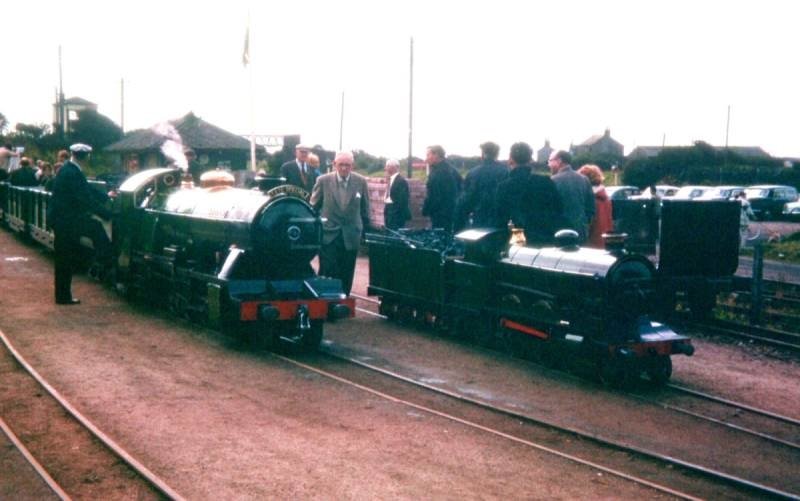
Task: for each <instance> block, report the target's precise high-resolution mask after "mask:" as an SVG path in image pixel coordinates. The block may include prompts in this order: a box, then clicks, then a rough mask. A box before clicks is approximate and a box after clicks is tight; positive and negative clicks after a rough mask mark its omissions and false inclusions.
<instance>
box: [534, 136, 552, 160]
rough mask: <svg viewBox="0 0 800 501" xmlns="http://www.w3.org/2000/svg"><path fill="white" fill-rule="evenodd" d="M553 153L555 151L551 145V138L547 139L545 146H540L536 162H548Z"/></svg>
mask: <svg viewBox="0 0 800 501" xmlns="http://www.w3.org/2000/svg"><path fill="white" fill-rule="evenodd" d="M551 153H553V148H552V147H551V146H550V140H549V139H545V141H544V146H542V147H541V148H539V151H537V152H536V162H538V163H540V164H546V163H547V161H548V160H549V159H550V154H551Z"/></svg>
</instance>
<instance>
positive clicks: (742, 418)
mask: <svg viewBox="0 0 800 501" xmlns="http://www.w3.org/2000/svg"><path fill="white" fill-rule="evenodd" d="M354 296H355V297H356V298H357V299H358V300H359V301H360V302H362V303H363V305H364V306H366V308H363V307H359V308H357V309H358V310H359V311H361V312H363V313H366V314H369V315H375V316H381V315H379V314H378V313H376V311H375V310H377V306H376V305H377V304H378V301H376V300H374V299H372V298H368V297H364V296H358V295H354ZM384 318H385V317H384ZM346 360H347V361H348V362H350V363H354V364H359V365H361V366H364V367H367V368H369V369H370V370H374V371H378V372H380V373H386V374H388V375H390V376H391V377H397V378H399V379H401V380H403V381H406V382H408V383H409V384H413V385H418V386H420V387H422V388H425V389H428V390H430V391H434V392H441V393H444V394H446V395H448V396H450V397H451V398H455V399H458V400H459V401H466V402H469V403H472V404H474V405H478V406H481V407H482V408H486V409H488V410H490V411H491V412H500V413H504V414H506V415H510V416H513V417H514V418H517V419H520V420H523V421H525V420H531V418H530V417H528V416H525V415H521V414H518V413H515V412H513V411H511V412H510V411H508V410H506V409H498V408H496V407H493V406H490V405H487V404H485V403H483V402H476V401H473V400H472V399H471V398H469V397H467V396H465V395H459V394H452V393H449V392H447V391H444V390H441V389H439V388H436V387H432V386H430V385H427V384H426V383H422V382H418V381H414V380H412V379H410V378H407V377H405V376H400V375H396V374H393V373H391V372H389V371H386V370H384V369H381V368H376V367H371V366H369V365H368V364H364V363H363V362H361V361H358V360H354V359H346ZM559 374H564V373H561V372H559ZM626 395H628V396H629V397H631V398H634V399H637V400H641V401H644V402H646V403H648V404H650V405H656V406H659V407H662V408H664V409H667V410H669V411H672V412H678V413H681V414H684V415H688V416H691V417H692V418H694V419H697V420H702V421H705V422H707V423H713V424H714V425H717V426H721V427H725V428H727V429H731V430H735V432H739V433H744V434H747V435H750V436H752V437H757V438H758V439H760V440H763V441H766V442H769V443H771V444H772V445H773V446H774V447H778V448H785V449H789V450H791V451H794V452H795V453H800V452H798V451H800V421H798V420H796V419H793V418H790V417H786V416H781V415H777V414H774V413H770V412H768V411H765V410H762V409H757V408H754V407H752V406H748V405H746V404H742V403H738V402H733V401H730V400H727V399H723V398H721V397H716V396H714V395H708V394H705V393H702V392H698V391H695V390H691V389H688V388H684V387H681V386H678V385H669V386H668V387H666V388H664V389H662V390H660V391H659V392H658V393H657V394H655V395H654V394H652V392H651V393H650V394H645V395H642V394H632V393H627V394H626ZM533 421H534V422H535V423H537V424H539V425H544V426H551V427H554V428H556V429H561V430H564V429H563V428H562V427H560V426H559V425H556V424H554V423H550V422H542V421H539V420H533ZM526 422H527V421H526ZM566 432H567V433H575V434H576V436H579V437H580V438H581V439H583V440H590V441H595V443H596V444H600V445H601V446H606V447H612V448H622V450H626V451H627V452H628V453H630V454H632V455H636V456H637V457H639V458H642V457H646V458H648V459H650V460H659V461H665V462H667V463H669V464H670V467H672V468H680V469H685V470H686V471H692V472H693V473H694V474H701V475H704V476H707V477H708V478H712V479H715V481H719V482H725V483H728V484H729V485H735V486H737V487H738V488H742V489H745V490H749V489H752V491H751V492H754V493H758V494H759V495H768V496H777V497H785V498H790V499H798V494H797V493H790V492H784V491H781V490H780V489H779V488H773V487H770V486H767V485H762V484H759V483H757V482H752V481H750V480H748V479H746V478H741V477H736V476H732V475H729V474H727V473H725V472H722V471H718V470H716V469H714V468H709V467H706V466H703V465H699V464H691V463H688V462H685V461H681V460H679V459H676V458H674V457H668V456H667V455H663V454H658V453H657V452H653V451H649V450H644V449H642V448H638V447H628V446H627V445H625V444H620V443H616V442H610V441H608V440H605V439H602V438H600V437H597V436H595V435H591V434H586V433H584V432H581V431H577V430H573V429H567V430H566ZM670 485H672V484H670ZM692 492H693V491H692ZM695 494H696V493H695ZM693 495H694V494H693ZM714 497H719V494H718V493H716V494H715V495H714Z"/></svg>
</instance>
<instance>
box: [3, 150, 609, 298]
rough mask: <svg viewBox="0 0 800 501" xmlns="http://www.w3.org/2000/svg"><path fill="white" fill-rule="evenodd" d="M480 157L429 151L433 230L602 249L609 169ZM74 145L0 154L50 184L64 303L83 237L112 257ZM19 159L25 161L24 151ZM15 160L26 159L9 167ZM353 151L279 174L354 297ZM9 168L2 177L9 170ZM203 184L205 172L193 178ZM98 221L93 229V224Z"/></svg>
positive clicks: (296, 164) (393, 207) (393, 178)
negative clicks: (537, 168)
mask: <svg viewBox="0 0 800 501" xmlns="http://www.w3.org/2000/svg"><path fill="white" fill-rule="evenodd" d="M480 148H481V162H480V164H479V165H478V166H477V167H475V168H474V169H472V170H471V171H470V172H469V173H467V175H466V177H465V178H462V176H461V175H460V174H459V172H458V171H457V170H456V169H455V168H454V167H453V166H452V165H451V164H450V163H449V162H448V161H447V156H446V152H445V150H444V148H443V147H441V146H439V145H434V146H430V147H428V148H427V150H426V158H425V159H426V162H427V164H428V168H429V175H428V179H427V184H426V187H427V194H426V197H425V200H424V203H423V205H422V215H423V216H426V217H428V218H429V219H430V222H431V227H432V228H436V229H442V230H444V231H447V232H451V233H452V232H456V231H459V230H461V229H465V228H469V227H499V226H506V225H513V226H514V227H517V228H522V229H523V230H524V234H525V238H526V241H527V242H528V243H530V244H534V245H547V244H551V243H552V242H553V235H554V233H555V232H556V231H557V230H559V229H563V228H569V229H572V230H574V231H575V232H577V234H578V238H579V241H580V242H581V243H583V244H585V245H589V246H594V247H603V240H602V234H603V233H604V232H607V231H610V230H611V227H612V222H611V201H610V199H609V197H608V196H607V195H606V193H605V190H604V188H603V184H602V183H603V174H602V171H601V170H600V169H599V168H598V167H597V166H594V165H585V166H583V167H581V168H580V169H579V170H577V171H576V170H575V169H573V167H572V165H571V161H572V159H571V156H570V154H569V153H568V152H565V151H555V152H553V154H552V155H551V156H550V159H549V161H548V166H549V168H550V173H551V175H550V176H549V177H548V176H544V175H540V174H537V173H535V172H533V167H532V157H533V150H532V148H531V147H530V145H528V144H527V143H524V142H519V143H515V144H513V145H512V146H511V149H510V153H509V158H508V162H507V163H502V162H500V161H498V157H499V152H500V147H499V146H498V145H497V144H496V143H493V142H486V143H484V144H482V145H481V147H480ZM70 149H71V152H68V151H66V150H64V151H61V152H59V153H58V163H56V164H55V166H51V165H50V164H49V163H47V162H44V161H38V162H36V168H34V164H33V162H32V161H31V160H30V159H28V158H27V157H22V156H20V155H19V153H18V152H16V151H14V150H12V149H11V148H10V146H8V145H6V146H5V147H4V148H3V149H2V151H0V153H2V156H1V157H0V162H3V163H4V165H0V172H8V171H10V172H9V174H8V178H9V181H10V183H11V184H13V185H18V186H37V185H41V186H45V187H46V189H48V190H50V191H52V192H53V202H52V204H51V206H50V207H51V212H52V216H51V218H50V221H51V224H52V225H53V229H54V233H55V247H56V249H55V250H56V273H55V282H56V283H55V292H56V293H55V300H56V303H58V304H77V302H78V301H77V300H76V299H74V298H73V297H72V294H71V290H70V283H71V276H72V271H71V270H72V265H71V263H70V259H69V258H68V257H69V256H70V255H72V254H73V253H75V246H77V245H78V240H79V237H80V235H85V234H91V235H92V240H93V241H94V240H99V245H98V244H95V245H98V248H99V249H100V256H99V258H100V259H101V260H102V261H103V262H104V261H109V260H110V259H109V257H110V255H106V254H107V253H106V252H105V251H106V250H108V249H109V247H108V246H107V245H104V244H107V243H108V242H107V238H104V237H105V235H104V233H103V232H102V231H101V230H102V228H101V227H99V226H97V225H96V224H92V223H91V221H92V218H91V217H89V216H90V215H91V214H98V215H101V216H107V214H105V213H104V212H105V209H104V208H103V206H102V204H99V203H97V197H96V196H94V195H93V193H90V190H89V187H88V184H87V182H86V177H85V176H84V174H83V172H82V170H81V163H84V162H85V161H86V160H87V159H88V156H89V153H90V152H91V147H89V146H87V145H81V144H77V145H73V146H72V147H71V148H70ZM16 157H19V158H16ZM186 157H187V164H188V175H191V176H192V178H199V177H200V175H201V174H202V169H200V168H199V167H198V165H197V162H196V161H195V155H194V151H192V150H191V149H188V150H187V151H186ZM12 158H15V159H17V160H18V162H14V163H15V168H13V169H10V168H9V164H11V163H12V162H11V161H10V160H11V159H12ZM354 163H355V162H354V158H353V154H352V153H350V152H339V153H337V154H336V156H335V159H334V162H333V169H332V171H331V172H330V173H323V172H321V171H320V162H319V158H318V157H316V155H314V154H313V153H312V152H311V148H309V147H308V146H306V145H303V144H298V145H297V146H296V148H295V159H294V160H291V161H289V162H286V163H285V164H283V165H282V166H281V168H280V174H281V176H282V177H284V178H286V180H287V183H289V184H293V185H296V186H298V187H300V188H303V189H304V190H306V191H307V192H308V193H310V203H311V204H312V206H314V208H315V209H316V210H317V211H319V213H320V215H321V216H322V218H323V242H322V248H321V251H320V274H322V275H325V276H330V277H334V278H340V279H341V280H342V283H343V288H344V290H345V291H346V292H347V293H348V294H349V292H350V289H351V287H352V282H353V273H354V270H355V261H356V254H357V251H358V246H359V243H360V241H361V238H362V236H363V234H364V232H365V231H366V229H368V228H369V227H370V220H369V216H370V211H369V192H368V190H367V179H366V177H364V176H362V175H360V174H358V173H355V172H353V166H354ZM399 167H400V166H399V162H397V161H396V160H389V161H387V162H386V165H385V174H386V183H387V185H386V194H385V200H384V202H385V209H384V221H383V225H384V227H385V228H388V229H390V230H396V229H399V228H402V227H404V226H405V225H406V223H407V222H408V221H409V220H410V219H411V217H412V214H411V204H410V201H409V198H410V190H409V185H408V182H407V180H406V179H405V178H404V177H403V175H402V174H400V172H399V170H400V169H399ZM138 170H139V165H138V162H135V161H131V162H129V164H128V165H127V174H129V175H131V174H134V173H136V172H137V171H138ZM0 175H2V174H0ZM194 181H195V184H196V185H199V184H200V183H199V179H194ZM89 226H91V227H89Z"/></svg>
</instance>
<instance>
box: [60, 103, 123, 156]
mask: <svg viewBox="0 0 800 501" xmlns="http://www.w3.org/2000/svg"><path fill="white" fill-rule="evenodd" d="M70 129H71V130H70V142H73V143H86V144H88V145H91V146H92V148H94V149H96V150H100V149H103V148H105V147H106V146H108V145H109V144H111V143H115V142H117V141H119V140H120V139H121V138H122V129H121V128H120V127H119V126H118V125H117V124H115V123H114V121H113V120H111V119H110V118H108V117H106V116H105V115H101V114H100V113H98V112H97V111H95V110H83V111H81V112H79V113H78V119H77V120H75V121H74V122H72V123H71V124H70Z"/></svg>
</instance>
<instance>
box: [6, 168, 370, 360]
mask: <svg viewBox="0 0 800 501" xmlns="http://www.w3.org/2000/svg"><path fill="white" fill-rule="evenodd" d="M303 195H304V193H302V192H300V191H299V190H296V189H294V188H292V187H291V186H286V185H282V186H276V187H273V188H272V189H269V190H268V191H254V190H242V189H236V188H233V187H231V186H212V187H209V188H194V187H186V188H184V187H182V186H181V171H180V170H178V169H168V168H160V169H151V170H147V171H143V172H140V173H138V174H136V175H134V176H132V177H131V178H129V179H128V180H126V181H125V182H124V183H123V184H122V185H121V186H120V187H119V189H118V194H117V197H116V199H115V200H114V203H113V211H114V218H113V226H112V228H111V234H112V235H113V238H112V244H113V247H114V256H115V259H114V266H113V270H112V277H113V282H114V284H115V286H116V287H117V289H118V290H120V291H122V292H124V293H125V294H127V295H130V296H132V297H135V298H141V299H144V300H147V301H150V302H151V303H153V304H155V305H165V306H168V307H169V309H171V310H172V311H173V312H175V313H176V314H178V315H181V316H184V317H187V318H190V319H193V320H196V321H199V322H203V323H208V324H210V325H211V326H213V327H216V328H219V329H221V330H223V331H225V332H230V333H233V334H235V335H239V336H244V337H246V338H248V339H250V340H251V341H253V342H254V343H255V344H257V345H259V346H265V347H270V348H275V347H279V346H295V347H299V348H300V349H314V348H316V347H317V346H318V345H319V343H320V341H321V339H322V335H323V324H324V322H325V321H326V320H335V319H340V318H345V317H349V316H352V315H353V314H354V312H355V308H354V302H353V300H352V299H350V298H347V297H346V296H345V294H344V293H343V291H342V286H341V281H339V280H336V279H329V278H323V277H319V276H317V275H316V274H315V273H314V271H313V269H312V267H311V265H310V262H311V260H312V259H313V258H314V256H315V255H316V254H317V252H318V250H319V247H320V243H321V234H322V222H321V220H320V218H319V217H318V216H317V215H316V213H315V211H314V210H313V208H312V207H311V206H310V205H309V204H308V203H307V202H306V200H305V198H304V196H303ZM49 197H50V195H49V193H47V192H44V191H42V190H40V189H37V188H20V187H12V186H8V185H3V186H2V187H0V199H1V201H2V202H3V203H2V208H3V219H4V220H5V221H6V222H7V224H8V225H9V226H10V227H11V228H12V229H14V230H16V231H20V232H24V233H26V234H29V235H31V236H32V237H33V238H35V239H37V240H38V241H40V242H42V243H43V244H45V245H48V246H50V247H52V234H51V233H50V232H49V230H48V225H47V221H46V213H47V211H46V208H47V202H48V200H49Z"/></svg>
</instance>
